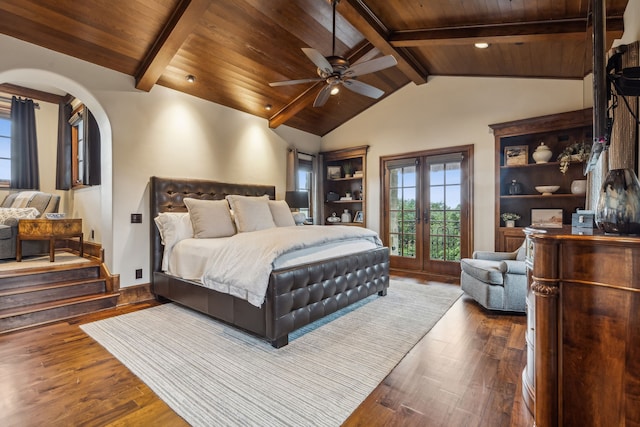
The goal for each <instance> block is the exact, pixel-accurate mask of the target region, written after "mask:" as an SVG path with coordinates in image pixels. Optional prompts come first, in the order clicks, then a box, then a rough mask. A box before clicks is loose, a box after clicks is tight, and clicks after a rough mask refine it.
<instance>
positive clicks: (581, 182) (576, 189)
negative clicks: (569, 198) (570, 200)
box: [571, 179, 587, 194]
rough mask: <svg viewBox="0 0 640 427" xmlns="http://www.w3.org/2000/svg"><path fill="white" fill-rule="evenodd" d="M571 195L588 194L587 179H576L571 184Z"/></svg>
mask: <svg viewBox="0 0 640 427" xmlns="http://www.w3.org/2000/svg"><path fill="white" fill-rule="evenodd" d="M571 193H572V194H586V193H587V180H586V179H576V180H575V181H572V182H571Z"/></svg>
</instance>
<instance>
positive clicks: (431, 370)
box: [0, 277, 533, 427]
mask: <svg viewBox="0 0 640 427" xmlns="http://www.w3.org/2000/svg"><path fill="white" fill-rule="evenodd" d="M395 278H396V279H399V280H411V281H416V280H412V279H406V278H399V277H395ZM425 285H427V286H428V282H426V284H425ZM451 286H456V285H451ZM152 305H155V303H154V302H150V303H141V304H135V305H129V306H123V307H119V308H116V309H110V310H106V311H102V312H99V313H94V314H91V315H85V316H82V317H78V318H75V319H73V320H67V321H64V322H59V323H56V324H52V325H48V326H42V327H38V328H33V329H28V330H24V331H20V332H14V333H9V334H4V335H0V420H1V424H2V425H3V426H21V427H22V426H42V425H47V426H80V425H83V426H104V425H108V426H147V425H153V426H183V425H186V423H185V422H184V421H183V420H182V418H180V417H179V416H178V415H176V414H175V413H174V412H173V411H172V410H171V409H170V408H169V407H168V406H167V405H166V404H165V403H164V402H163V401H161V400H160V399H159V398H158V397H157V396H156V395H155V394H154V393H153V392H152V391H151V390H150V389H149V388H148V387H147V386H146V385H145V384H144V383H142V382H141V381H140V380H139V379H138V378H137V377H135V376H134V375H133V374H132V373H131V372H129V370H128V369H126V368H125V367H124V366H123V365H121V364H120V363H119V362H118V361H117V360H116V359H115V358H114V357H112V356H111V355H110V354H109V353H108V352H107V351H106V350H104V349H103V348H102V347H101V346H100V345H99V344H97V343H96V342H95V341H93V340H92V339H91V338H89V337H88V336H87V335H86V334H85V333H84V332H82V330H81V329H80V328H79V327H78V325H80V324H82V323H88V322H92V321H95V320H99V319H102V318H105V317H110V316H117V315H120V314H123V313H127V312H130V311H135V310H141V309H145V308H148V307H149V306H152ZM525 328H526V318H525V317H524V316H518V315H504V314H491V313H488V312H486V311H484V310H482V309H481V307H479V306H478V305H477V304H476V303H475V302H473V301H472V300H471V299H469V298H467V297H466V296H463V297H462V298H460V299H459V300H458V301H457V302H456V303H455V304H454V305H453V307H452V308H451V309H450V310H449V312H447V314H445V316H444V317H443V318H442V319H441V320H440V321H439V322H438V323H437V324H436V326H435V327H434V328H433V329H432V330H431V331H430V332H429V333H428V334H427V335H426V336H425V337H424V338H423V339H422V340H421V341H420V342H419V343H418V344H417V345H416V347H415V348H414V349H413V350H412V351H411V352H410V353H409V354H407V356H406V357H405V358H404V359H403V360H402V361H401V362H400V363H399V364H398V366H397V367H396V368H395V369H394V370H393V371H392V372H391V373H390V374H389V376H388V377H387V378H386V379H385V380H384V381H383V382H382V383H381V384H380V385H379V386H378V387H377V388H376V389H375V390H374V391H373V393H372V394H371V395H370V396H369V397H368V398H367V399H366V400H365V401H364V402H363V403H362V404H361V405H360V407H359V408H358V409H357V410H356V411H355V412H354V413H353V414H352V415H351V417H350V418H349V419H348V420H347V421H346V422H345V425H346V426H381V425H385V426H400V425H402V426H465V427H472V426H492V427H494V426H517V427H519V426H531V425H533V420H532V418H531V415H530V414H529V413H528V411H527V409H526V407H524V404H523V401H522V397H521V396H522V395H521V383H520V376H521V373H522V369H523V367H524V364H525V346H524V333H525Z"/></svg>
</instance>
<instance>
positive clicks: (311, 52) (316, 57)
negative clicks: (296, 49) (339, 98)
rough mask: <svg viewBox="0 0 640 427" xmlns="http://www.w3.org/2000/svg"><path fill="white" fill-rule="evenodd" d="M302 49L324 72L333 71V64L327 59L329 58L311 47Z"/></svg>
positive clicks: (329, 72)
mask: <svg viewBox="0 0 640 427" xmlns="http://www.w3.org/2000/svg"><path fill="white" fill-rule="evenodd" d="M302 51H303V52H304V54H305V55H307V58H309V59H310V60H311V62H313V63H314V64H316V67H318V68H319V69H320V70H322V71H323V72H324V73H326V74H331V73H333V67H332V66H331V64H329V61H327V58H325V57H324V56H322V54H321V53H320V52H318V51H317V50H315V49H312V48H310V47H303V48H302Z"/></svg>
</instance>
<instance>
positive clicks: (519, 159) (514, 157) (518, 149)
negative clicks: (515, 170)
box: [504, 145, 529, 166]
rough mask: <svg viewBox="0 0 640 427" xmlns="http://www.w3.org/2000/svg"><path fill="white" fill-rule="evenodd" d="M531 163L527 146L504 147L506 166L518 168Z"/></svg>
mask: <svg viewBox="0 0 640 427" xmlns="http://www.w3.org/2000/svg"><path fill="white" fill-rule="evenodd" d="M528 163H529V147H528V146H526V145H513V146H511V147H504V165H505V166H517V165H526V164H528Z"/></svg>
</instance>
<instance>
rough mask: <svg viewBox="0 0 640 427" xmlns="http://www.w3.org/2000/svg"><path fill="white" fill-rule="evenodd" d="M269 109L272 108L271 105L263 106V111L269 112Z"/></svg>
mask: <svg viewBox="0 0 640 427" xmlns="http://www.w3.org/2000/svg"><path fill="white" fill-rule="evenodd" d="M271 108H272V107H271V104H266V105H265V106H264V109H265V110H267V111H271Z"/></svg>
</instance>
